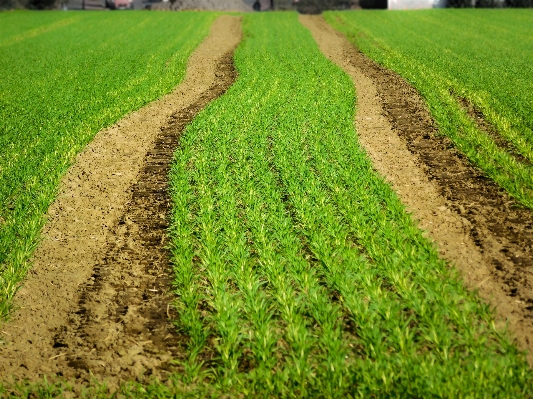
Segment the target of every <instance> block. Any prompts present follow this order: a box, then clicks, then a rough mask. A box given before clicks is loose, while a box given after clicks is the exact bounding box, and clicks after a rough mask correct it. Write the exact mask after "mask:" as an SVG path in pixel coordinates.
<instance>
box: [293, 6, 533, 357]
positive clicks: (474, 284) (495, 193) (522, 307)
mask: <svg viewBox="0 0 533 399" xmlns="http://www.w3.org/2000/svg"><path fill="white" fill-rule="evenodd" d="M300 21H301V22H302V23H303V24H304V25H305V26H306V27H307V28H308V29H310V31H311V33H312V34H313V36H314V38H315V40H316V41H317V43H318V44H319V47H320V49H321V50H322V52H323V53H324V54H325V55H326V56H327V57H328V58H330V59H331V60H332V61H333V62H335V63H336V64H338V65H339V66H340V67H341V68H343V69H344V70H345V71H346V73H348V75H350V76H351V78H352V79H353V81H354V84H355V86H356V91H357V116H356V125H357V133H358V135H359V140H360V142H361V144H362V145H363V147H364V148H365V150H366V151H367V153H368V155H369V156H370V158H371V159H372V161H373V164H374V166H375V168H376V170H377V171H378V172H379V173H380V174H381V175H382V176H385V178H386V179H387V180H388V181H389V182H390V183H391V184H392V186H393V188H394V190H395V191H396V193H397V194H398V196H399V197H400V199H401V200H402V202H403V203H404V204H405V205H406V206H407V207H408V209H409V211H410V212H412V214H413V216H414V218H415V219H417V220H418V223H419V226H420V227H421V228H422V229H423V230H425V231H427V233H428V237H429V238H430V239H431V240H433V241H434V242H435V244H436V245H437V247H438V249H439V251H440V254H441V256H443V257H444V258H445V259H447V260H448V261H450V262H451V263H452V264H453V265H455V266H456V267H457V268H458V269H459V271H460V272H461V274H462V276H463V278H464V281H465V282H466V284H467V285H468V286H469V287H470V288H471V289H475V290H478V291H479V294H480V295H481V297H482V298H483V299H484V300H486V301H487V302H489V303H490V304H491V305H492V306H494V307H495V308H496V312H497V315H498V316H499V320H500V324H501V325H502V326H503V325H504V324H505V322H507V321H508V322H509V328H510V330H511V331H512V334H513V336H514V337H516V339H517V342H518V344H519V347H521V348H522V349H526V350H528V351H529V356H528V360H529V363H530V364H532V365H533V289H532V288H533V287H532V283H533V260H532V258H533V213H532V212H531V211H530V210H528V209H525V208H523V207H521V206H520V205H519V204H517V202H516V201H514V200H513V199H512V198H510V197H509V195H508V194H506V192H505V191H503V190H502V189H500V188H499V187H498V186H496V184H495V183H494V182H493V181H492V180H490V179H488V178H486V177H485V176H484V175H483V173H482V172H481V171H480V170H479V169H477V168H476V167H474V166H472V165H471V164H470V163H469V161H468V160H467V159H466V158H465V157H464V156H463V155H462V154H461V153H460V152H458V151H457V150H456V149H455V147H454V145H453V143H452V142H451V141H450V140H449V139H447V138H446V137H444V136H442V135H439V134H438V130H437V127H436V126H435V123H434V121H433V119H432V118H431V115H430V113H429V111H428V109H427V107H426V106H425V103H424V100H423V99H422V98H421V96H420V95H419V93H418V92H417V91H416V90H415V89H414V88H413V87H412V86H410V85H409V84H408V83H407V82H406V81H405V80H404V79H403V78H401V77H400V76H399V75H397V74H396V73H394V72H392V71H389V70H387V69H385V68H383V67H381V66H379V65H377V64H376V63H375V62H373V61H372V60H370V59H369V58H367V57H366V56H364V55H363V54H362V53H360V52H359V51H358V50H357V49H355V48H354V46H353V45H352V44H351V43H349V42H348V40H346V38H345V37H344V36H342V35H341V34H339V33H338V32H336V31H335V30H333V28H331V27H330V26H329V25H328V24H327V23H326V22H325V21H324V19H323V18H322V17H321V16H300ZM477 117H478V118H479V117H480V116H479V115H477Z"/></svg>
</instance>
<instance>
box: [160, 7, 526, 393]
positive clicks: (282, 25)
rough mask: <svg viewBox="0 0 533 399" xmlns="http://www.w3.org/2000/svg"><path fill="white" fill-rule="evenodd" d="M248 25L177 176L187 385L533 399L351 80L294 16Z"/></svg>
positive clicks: (512, 354) (175, 238)
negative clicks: (482, 393)
mask: <svg viewBox="0 0 533 399" xmlns="http://www.w3.org/2000/svg"><path fill="white" fill-rule="evenodd" d="M243 29H244V38H245V39H244V41H243V43H242V44H241V46H240V47H239V49H238V51H237V53H236V56H235V60H236V65H237V68H238V71H239V74H240V75H239V79H238V81H237V82H236V84H235V85H234V86H233V87H232V88H231V89H230V90H229V91H228V92H227V93H226V95H224V96H223V97H222V98H220V99H219V100H217V101H215V102H214V103H212V104H211V105H210V106H208V107H207V109H206V110H205V111H204V112H203V113H201V114H200V115H199V117H198V118H197V119H196V120H195V121H194V122H193V123H192V124H191V125H190V126H189V127H188V128H187V130H186V132H185V133H184V136H183V137H182V140H181V145H180V148H179V150H178V152H177V153H176V159H175V163H174V166H173V170H172V173H171V183H172V193H173V201H174V205H173V206H174V208H173V209H174V210H173V220H172V226H173V228H172V242H173V248H172V253H173V260H174V265H175V273H176V279H175V287H176V294H177V296H178V300H177V304H176V306H177V308H178V310H179V315H180V316H179V319H178V320H177V321H176V324H177V327H178V328H179V329H180V331H181V332H182V333H184V334H185V335H186V336H187V343H186V345H185V346H184V353H185V356H184V358H183V359H182V360H181V361H180V367H181V370H182V371H183V375H184V376H185V377H184V378H185V380H186V382H187V383H189V384H191V383H194V384H196V386H197V387H203V389H206V390H207V391H211V392H217V393H219V392H230V393H232V394H237V393H241V394H245V395H250V394H253V395H254V396H263V395H264V396H309V395H319V396H328V397H330V396H331V397H332V396H338V397H345V396H346V395H353V396H359V395H368V394H370V393H392V392H394V393H397V394H400V393H403V394H411V395H420V396H426V395H428V394H433V395H441V396H448V395H450V394H453V393H454V392H455V393H457V394H461V395H462V394H464V393H465V392H478V390H479V389H485V390H486V392H489V393H490V392H494V389H496V390H497V391H498V392H502V391H503V392H506V393H511V392H513V393H515V394H520V393H523V389H524V387H526V386H527V385H528V384H531V375H530V374H529V372H528V368H527V365H526V363H525V361H524V358H523V356H522V355H521V354H518V353H517V351H516V349H514V347H513V346H512V345H510V343H509V342H508V341H507V340H506V339H505V338H503V337H502V336H501V335H500V334H499V333H498V332H497V331H496V330H495V328H494V325H493V319H492V316H491V313H490V310H489V309H488V308H487V307H486V306H485V305H483V304H481V303H480V302H478V300H477V299H476V298H475V297H474V296H473V295H472V294H470V293H468V292H467V291H466V290H465V289H464V288H463V286H462V284H461V283H460V282H458V280H457V279H456V278H455V276H454V275H453V273H450V272H449V270H448V268H447V266H446V265H445V264H444V262H443V261H441V260H440V259H439V258H438V255H437V252H436V250H435V249H434V248H433V247H432V245H431V244H430V243H429V242H427V240H426V239H425V238H424V237H423V235H422V233H421V232H420V231H419V230H418V229H417V228H416V226H415V224H414V223H413V221H412V220H411V218H410V216H409V215H408V214H407V213H406V212H405V209H404V208H403V206H402V205H401V203H400V202H399V200H398V199H397V197H396V195H395V194H394V192H393V191H392V190H391V189H390V187H388V186H387V184H386V183H385V182H384V181H383V180H382V178H380V177H379V176H378V175H377V174H376V173H375V172H374V171H373V170H372V167H371V164H370V163H369V161H368V160H367V158H366V156H365V154H364V152H363V151H362V149H361V148H360V146H359V144H358V141H357V137H356V133H355V131H354V127H353V117H354V99H355V93H354V91H353V86H352V84H351V82H350V80H349V79H348V77H347V76H345V75H344V74H343V73H342V72H341V71H340V70H339V69H338V68H337V67H335V66H334V65H332V64H331V63H330V62H329V61H327V60H326V59H325V58H324V57H323V56H322V55H321V54H320V52H319V50H318V48H317V46H316V44H315V43H314V41H313V40H312V38H311V35H310V34H309V32H308V31H306V30H305V28H303V27H302V26H301V25H300V24H299V23H298V20H297V17H296V15H293V14H278V15H276V14H273V15H270V14H267V15H250V16H246V17H245V20H244V24H243ZM502 374H503V375H505V376H506V380H505V381H502V380H501V375H502Z"/></svg>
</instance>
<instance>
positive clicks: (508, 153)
mask: <svg viewBox="0 0 533 399" xmlns="http://www.w3.org/2000/svg"><path fill="white" fill-rule="evenodd" d="M325 18H326V20H327V21H328V22H329V23H330V24H332V25H333V26H334V27H335V28H336V29H338V30H339V31H341V32H343V33H344V34H346V35H347V36H348V38H349V39H350V40H352V41H353V42H354V44H356V45H357V46H358V47H359V48H360V49H361V51H363V52H364V53H365V54H367V55H369V56H370V57H372V58H374V59H375V60H377V61H378V62H379V63H381V64H383V65H385V66H386V67H388V68H390V69H393V70H395V71H396V72H398V73H399V74H400V75H402V76H403V77H404V78H406V79H407V80H408V81H409V82H410V83H411V84H413V86H415V87H416V88H417V89H418V90H419V91H420V93H421V94H422V95H423V96H424V97H425V99H426V101H427V104H428V106H429V109H430V111H431V113H432V115H433V117H434V118H435V121H436V122H437V124H438V126H439V130H440V132H441V133H443V134H445V135H447V136H448V137H450V139H451V140H452V141H453V142H454V143H455V145H456V146H457V147H458V148H459V149H460V150H461V151H462V152H463V153H464V154H465V155H466V156H467V157H468V158H469V159H470V160H471V161H472V162H473V163H474V164H476V165H477V166H479V167H480V168H481V169H482V170H483V171H484V172H485V173H486V174H487V175H488V176H490V177H491V178H492V179H494V181H495V182H496V183H498V184H499V185H500V186H501V187H503V188H505V189H506V190H507V191H508V192H509V193H510V194H511V195H512V196H513V197H515V198H516V199H518V200H519V201H520V202H521V203H522V204H524V205H525V206H527V207H529V208H533V167H532V162H533V80H532V79H531V76H533V52H532V51H531V49H532V44H533V43H532V41H531V24H532V23H533V12H532V11H531V10H424V11H416V12H414V11H407V12H397V13H379V12H365V13H357V12H342V13H340V12H328V13H326V14H325ZM465 105H466V106H465ZM468 108H473V109H475V110H476V117H473V115H469V112H468ZM480 116H481V117H482V118H483V119H484V120H485V122H487V123H488V125H489V126H490V127H489V129H488V131H487V129H486V128H480V126H479V125H478V124H477V123H476V119H477V117H480Z"/></svg>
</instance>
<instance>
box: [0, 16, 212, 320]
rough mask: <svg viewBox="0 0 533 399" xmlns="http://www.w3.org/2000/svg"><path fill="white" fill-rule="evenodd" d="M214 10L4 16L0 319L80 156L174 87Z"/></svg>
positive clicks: (0, 48)
mask: <svg viewBox="0 0 533 399" xmlns="http://www.w3.org/2000/svg"><path fill="white" fill-rule="evenodd" d="M215 17H216V14H215V13H203V14H202V13H175V14H174V13H173V14H171V15H163V14H157V13H122V14H120V13H119V14H113V15H112V14H109V13H53V12H43V13H29V12H16V13H0V71H1V74H2V78H1V79H0V121H1V122H0V229H1V233H0V320H2V319H4V318H5V317H6V316H7V315H8V312H9V309H10V305H11V299H12V297H13V295H14V293H15V290H16V287H17V285H18V283H19V282H20V281H21V279H22V278H24V276H25V274H26V271H27V268H28V266H29V265H28V259H29V256H30V255H31V253H32V251H33V248H34V247H35V246H36V245H37V243H38V238H39V230H40V228H41V226H42V225H43V222H44V219H43V214H44V213H46V210H47V208H48V206H49V205H50V203H51V201H52V200H53V199H54V196H55V193H56V190H57V186H58V183H59V180H60V178H61V176H62V175H63V174H64V173H65V171H66V170H67V168H68V167H69V166H70V165H71V163H72V162H73V160H74V157H75V156H76V154H77V153H78V152H79V151H81V150H82V149H83V147H84V146H85V145H86V144H87V143H88V142H89V141H90V140H91V139H92V138H93V136H94V135H95V134H96V133H97V132H98V131H99V130H100V129H101V128H103V127H106V126H109V125H111V124H112V123H113V122H115V121H116V120H118V119H119V118H121V117H122V116H124V115H125V114H126V113H128V112H130V111H132V110H135V109H138V108H139V107H141V106H143V105H144V104H146V103H148V102H149V101H152V100H154V99H156V98H158V97H159V96H161V95H162V94H164V93H167V92H169V91H170V90H171V89H172V88H173V87H174V86H176V85H177V84H178V83H179V82H180V80H181V79H182V78H183V76H184V72H185V65H186V61H187V58H188V56H189V55H190V54H191V52H192V51H193V50H194V48H195V47H196V46H197V45H198V44H199V43H200V42H201V41H202V40H203V38H204V37H205V36H206V35H207V33H208V32H209V26H210V24H211V22H212V21H213V20H214V18H215Z"/></svg>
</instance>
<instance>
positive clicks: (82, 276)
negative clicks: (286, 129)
mask: <svg viewBox="0 0 533 399" xmlns="http://www.w3.org/2000/svg"><path fill="white" fill-rule="evenodd" d="M240 38H241V31H240V18H238V17H231V16H227V15H226V16H221V17H219V18H218V19H217V20H216V21H215V22H214V23H213V25H212V28H211V33H210V35H209V36H208V38H207V39H206V40H205V41H204V42H203V43H202V44H201V45H200V46H199V47H198V49H197V50H196V51H195V52H194V53H193V54H192V56H191V58H190V59H189V64H188V69H187V74H186V78H185V80H184V81H183V82H182V83H181V84H180V85H179V86H178V87H177V88H176V89H175V91H174V92H173V93H171V94H169V95H167V96H165V97H163V98H162V99H161V100H158V101H156V102H154V103H152V104H150V105H149V106H147V107H145V108H143V109H141V110H139V111H137V112H135V113H132V114H131V115H129V116H127V117H126V118H125V119H123V120H121V121H120V122H118V123H117V124H116V125H115V126H113V127H111V128H109V129H106V130H104V131H102V132H100V133H99V134H98V135H97V136H96V138H95V139H94V141H93V142H92V143H91V144H90V145H89V146H88V147H87V149H86V150H84V151H83V153H81V154H80V155H79V156H78V158H77V162H76V164H75V165H74V166H73V167H72V168H71V169H70V170H69V172H68V174H67V175H66V176H65V178H64V180H63V182H62V187H61V189H60V194H59V196H58V199H57V200H56V202H55V203H54V204H53V205H52V206H51V207H50V210H49V213H48V217H49V222H48V223H47V225H46V226H45V228H44V230H43V233H42V235H43V237H44V239H43V242H42V244H41V246H40V247H39V248H38V249H37V250H36V253H35V255H34V262H33V263H34V266H33V269H32V271H31V273H30V275H29V277H28V280H27V281H26V283H25V285H24V288H22V289H21V290H20V292H19V296H18V298H17V301H16V305H18V307H19V310H18V311H17V312H16V313H15V315H14V316H13V320H12V321H11V322H9V323H6V324H5V325H4V326H2V330H3V334H4V335H3V342H2V343H3V345H1V346H0V374H1V375H3V376H5V377H7V376H13V378H15V379H22V378H23V379H29V380H30V381H34V380H39V379H41V378H42V377H43V376H44V375H48V376H54V375H56V376H59V377H62V378H66V379H67V380H71V381H72V380H74V381H75V383H76V384H86V383H87V382H89V381H90V380H91V379H92V378H94V377H96V378H97V379H98V380H103V379H104V378H105V380H106V381H107V383H108V386H110V387H112V386H117V385H118V384H120V382H122V381H125V380H135V379H138V380H139V379H142V378H146V377H148V378H153V377H156V378H158V379H160V380H161V379H165V376H166V375H167V374H168V371H169V370H171V368H172V366H171V364H170V361H171V360H172V359H174V358H176V357H179V352H180V348H181V346H180V336H179V335H178V334H177V333H176V330H175V329H174V327H173V325H172V317H173V315H172V311H173V310H172V307H171V306H170V304H171V302H172V300H173V298H172V296H171V295H169V292H170V291H171V289H172V287H171V280H172V277H171V273H172V271H171V265H170V255H169V253H168V250H167V249H166V248H167V245H168V239H167V235H166V230H167V228H168V220H167V217H168V213H169V206H170V199H169V194H168V190H167V186H168V183H167V181H168V173H169V170H170V164H171V161H172V159H173V153H174V151H175V149H176V148H177V146H178V145H179V136H180V134H181V132H182V131H183V129H184V128H185V126H186V125H187V123H189V122H190V121H191V120H192V119H193V118H194V116H195V115H196V114H197V113H198V112H200V111H201V110H202V109H203V108H204V107H205V106H206V105H207V104H208V103H209V102H210V101H211V100H213V99H215V98H216V97H218V96H220V95H222V94H223V93H224V92H225V91H226V90H227V89H228V88H229V87H230V86H231V85H232V83H233V82H234V81H235V79H236V72H235V69H234V67H233V51H234V50H235V48H236V47H237V45H238V43H239V41H240Z"/></svg>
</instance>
